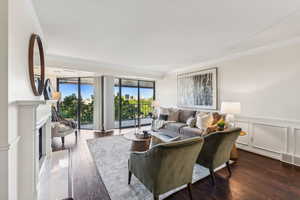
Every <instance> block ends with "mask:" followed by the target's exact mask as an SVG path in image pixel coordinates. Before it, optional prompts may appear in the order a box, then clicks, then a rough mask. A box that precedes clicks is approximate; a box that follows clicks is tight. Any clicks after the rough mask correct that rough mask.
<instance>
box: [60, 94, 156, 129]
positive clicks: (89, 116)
mask: <svg viewBox="0 0 300 200" xmlns="http://www.w3.org/2000/svg"><path fill="white" fill-rule="evenodd" d="M119 101H120V97H119V96H115V98H114V105H115V120H117V121H118V120H119V113H120V107H119ZM152 101H153V100H152V99H141V100H140V112H139V113H138V100H136V99H125V97H124V96H122V97H121V107H122V113H121V119H122V120H133V119H137V118H138V115H140V117H141V118H145V117H148V116H149V113H150V112H153V108H152V106H151V104H152ZM93 106H94V96H92V99H91V102H84V101H81V110H80V111H81V112H80V113H81V116H80V121H81V123H82V124H85V123H92V122H93ZM77 109H78V98H77V96H76V95H75V94H72V95H70V96H66V97H65V98H64V100H63V101H62V102H61V103H60V113H61V115H62V117H64V118H72V119H74V120H77V112H78V110H77Z"/></svg>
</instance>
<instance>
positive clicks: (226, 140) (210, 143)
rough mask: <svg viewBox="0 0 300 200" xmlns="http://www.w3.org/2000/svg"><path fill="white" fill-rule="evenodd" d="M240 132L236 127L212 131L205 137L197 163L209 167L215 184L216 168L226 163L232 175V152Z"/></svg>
mask: <svg viewBox="0 0 300 200" xmlns="http://www.w3.org/2000/svg"><path fill="white" fill-rule="evenodd" d="M240 132H241V129H240V128H234V129H230V130H227V131H222V132H215V133H211V134H209V135H207V136H205V137H204V144H203V147H202V149H201V151H200V154H199V156H198V159H197V163H198V164H200V165H202V166H204V167H206V168H208V169H209V171H210V175H211V179H212V184H213V185H215V175H214V169H216V168H217V167H220V166H221V165H223V164H225V163H226V166H227V169H228V171H229V177H230V176H231V169H230V165H229V160H230V152H231V150H232V147H233V145H234V143H235V141H236V139H237V138H238V136H239V134H240Z"/></svg>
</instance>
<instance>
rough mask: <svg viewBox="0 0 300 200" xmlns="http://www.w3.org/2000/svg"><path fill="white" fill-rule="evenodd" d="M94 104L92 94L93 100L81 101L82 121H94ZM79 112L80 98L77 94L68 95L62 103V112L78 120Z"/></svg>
mask: <svg viewBox="0 0 300 200" xmlns="http://www.w3.org/2000/svg"><path fill="white" fill-rule="evenodd" d="M93 106H94V96H92V100H91V102H83V101H81V104H80V107H81V110H80V111H81V112H80V113H81V116H80V121H81V123H82V124H85V123H92V122H93ZM77 112H78V98H77V96H76V95H75V94H72V95H70V96H66V97H65V98H64V100H63V101H62V102H61V103H60V113H61V115H62V117H64V118H72V119H74V120H77Z"/></svg>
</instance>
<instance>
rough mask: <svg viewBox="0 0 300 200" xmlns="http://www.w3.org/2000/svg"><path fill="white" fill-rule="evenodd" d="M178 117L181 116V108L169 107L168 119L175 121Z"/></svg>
mask: <svg viewBox="0 0 300 200" xmlns="http://www.w3.org/2000/svg"><path fill="white" fill-rule="evenodd" d="M178 118H179V110H176V109H169V117H168V121H175V122H177V121H178Z"/></svg>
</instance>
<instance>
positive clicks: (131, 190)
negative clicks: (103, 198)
mask: <svg viewBox="0 0 300 200" xmlns="http://www.w3.org/2000/svg"><path fill="white" fill-rule="evenodd" d="M87 143H88V147H89V149H90V152H91V154H92V156H93V158H94V161H95V164H96V166H97V168H98V170H99V173H100V175H101V177H102V180H103V182H104V184H105V186H106V189H107V191H108V193H109V195H110V198H111V200H152V198H153V196H152V194H151V192H150V191H149V190H148V189H147V188H146V187H145V186H144V185H143V184H142V183H141V182H140V181H139V180H138V179H137V178H135V176H134V175H133V176H132V180H131V184H130V185H128V184H127V181H128V167H127V165H128V164H127V163H128V158H129V154H130V151H129V149H130V145H131V141H129V140H127V139H125V138H124V137H123V136H108V137H101V138H97V139H92V140H88V141H87ZM208 175H209V171H208V170H207V169H206V168H203V167H201V166H200V165H195V168H194V174H193V183H194V182H196V181H198V180H200V179H202V178H204V177H206V176H208ZM184 187H186V186H183V187H180V188H177V189H175V190H172V191H170V192H168V193H165V194H163V195H160V197H159V199H164V198H166V197H167V196H169V195H171V194H173V193H175V192H177V191H179V190H181V189H183V188H184Z"/></svg>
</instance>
